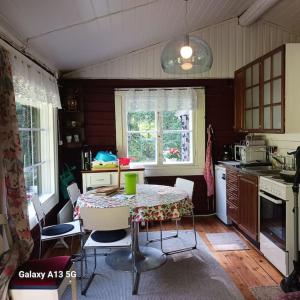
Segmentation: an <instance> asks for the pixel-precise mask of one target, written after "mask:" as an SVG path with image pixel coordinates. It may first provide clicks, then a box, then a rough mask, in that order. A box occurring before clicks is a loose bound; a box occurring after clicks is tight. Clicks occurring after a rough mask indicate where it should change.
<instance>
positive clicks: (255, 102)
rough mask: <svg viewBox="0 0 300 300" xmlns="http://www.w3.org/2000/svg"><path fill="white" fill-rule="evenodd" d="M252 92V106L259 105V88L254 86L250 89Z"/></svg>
mask: <svg viewBox="0 0 300 300" xmlns="http://www.w3.org/2000/svg"><path fill="white" fill-rule="evenodd" d="M252 93H253V107H258V106H259V88H258V86H256V87H255V88H253V89H252Z"/></svg>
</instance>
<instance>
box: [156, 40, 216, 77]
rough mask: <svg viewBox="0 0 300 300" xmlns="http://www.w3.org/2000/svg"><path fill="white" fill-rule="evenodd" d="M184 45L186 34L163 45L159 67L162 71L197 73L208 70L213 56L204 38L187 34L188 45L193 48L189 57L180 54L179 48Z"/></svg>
mask: <svg viewBox="0 0 300 300" xmlns="http://www.w3.org/2000/svg"><path fill="white" fill-rule="evenodd" d="M184 46H186V36H182V37H180V38H178V39H175V40H172V41H170V42H169V43H168V44H167V45H166V46H165V47H164V49H163V51H162V54H161V67H162V69H163V71H164V72H166V73H170V74H198V73H202V72H206V71H209V70H210V68H211V66H212V63H213V56H212V51H211V49H210V47H209V45H208V44H207V43H206V42H205V41H204V40H202V39H200V38H198V37H195V36H189V46H190V47H191V48H192V50H193V52H192V55H191V57H189V58H183V57H182V56H181V54H180V50H181V48H182V47H184ZM191 65H192V67H191Z"/></svg>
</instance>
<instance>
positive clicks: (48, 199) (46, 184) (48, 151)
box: [17, 101, 59, 229]
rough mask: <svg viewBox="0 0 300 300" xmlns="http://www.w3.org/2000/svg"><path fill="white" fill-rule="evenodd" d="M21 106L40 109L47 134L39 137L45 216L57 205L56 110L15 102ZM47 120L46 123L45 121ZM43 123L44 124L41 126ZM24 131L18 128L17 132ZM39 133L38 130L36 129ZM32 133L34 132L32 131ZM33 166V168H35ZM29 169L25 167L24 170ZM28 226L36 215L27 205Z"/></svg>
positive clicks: (35, 220) (35, 221)
mask: <svg viewBox="0 0 300 300" xmlns="http://www.w3.org/2000/svg"><path fill="white" fill-rule="evenodd" d="M17 102H18V103H20V104H22V105H28V106H32V107H37V108H40V121H41V125H40V128H43V129H41V131H46V132H48V134H47V136H45V135H43V134H42V135H41V148H40V151H41V163H39V164H36V165H41V166H42V168H43V170H42V172H41V173H42V174H41V183H42V190H43V191H44V192H43V194H42V195H40V196H39V199H40V201H41V203H42V206H43V210H44V212H45V213H46V214H47V213H48V212H49V211H50V210H51V209H52V208H53V207H54V206H55V205H57V204H58V197H59V196H58V195H59V193H58V151H57V109H56V108H53V106H52V105H51V104H45V103H42V104H41V105H39V104H35V103H33V102H32V103H31V102H29V101H28V102H27V101H26V102H25V101H17ZM45 120H47V121H45ZM43 122H44V124H43ZM22 130H26V129H22V128H19V131H22ZM38 130H39V131H40V129H38ZM33 131H36V130H35V129H33ZM36 165H33V166H36ZM27 168H31V167H26V168H24V170H25V169H27ZM28 215H29V225H30V229H32V228H33V227H34V226H35V225H36V224H37V219H36V214H35V211H34V208H33V205H32V204H31V203H30V204H29V205H28Z"/></svg>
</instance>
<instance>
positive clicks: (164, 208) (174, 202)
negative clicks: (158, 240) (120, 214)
mask: <svg viewBox="0 0 300 300" xmlns="http://www.w3.org/2000/svg"><path fill="white" fill-rule="evenodd" d="M118 206H129V208H130V214H131V216H132V220H133V221H136V222H144V221H163V220H169V219H176V218H180V217H182V216H183V215H191V213H192V209H193V203H192V201H191V200H189V199H188V194H187V193H186V192H185V191H183V190H180V189H178V188H175V187H171V186H164V185H152V184H138V185H137V193H136V195H131V196H129V195H124V194H122V193H119V194H117V195H113V196H100V195H97V194H96V193H95V191H90V192H88V193H85V194H82V195H80V196H79V198H78V200H77V203H76V207H75V216H77V217H78V216H79V215H80V207H99V208H107V207H118Z"/></svg>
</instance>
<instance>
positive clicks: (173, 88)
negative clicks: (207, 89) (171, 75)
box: [115, 86, 204, 92]
mask: <svg viewBox="0 0 300 300" xmlns="http://www.w3.org/2000/svg"><path fill="white" fill-rule="evenodd" d="M189 88H191V89H194V90H203V89H204V87H193V86H186V87H165V88H132V89H131V88H128V89H122V88H121V89H115V91H121V92H127V91H142V90H151V91H157V90H166V91H170V90H187V89H189Z"/></svg>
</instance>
